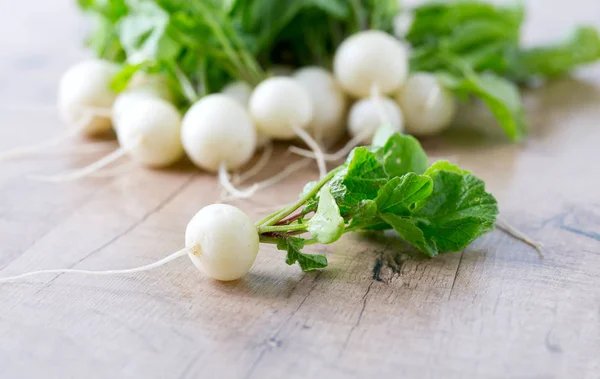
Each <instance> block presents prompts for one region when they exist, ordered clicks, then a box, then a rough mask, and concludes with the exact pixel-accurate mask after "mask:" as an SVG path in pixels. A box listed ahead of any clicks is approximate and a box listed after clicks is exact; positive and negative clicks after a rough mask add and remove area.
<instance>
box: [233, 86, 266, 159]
mask: <svg viewBox="0 0 600 379" xmlns="http://www.w3.org/2000/svg"><path fill="white" fill-rule="evenodd" d="M221 93H222V94H223V95H226V96H229V97H231V98H232V99H234V100H235V101H237V102H238V103H240V104H241V105H242V106H243V107H244V108H248V102H249V101H250V96H251V95H252V87H251V86H250V84H248V83H246V82H243V81H235V82H231V83H229V84H227V85H226V86H225V87H223V89H222V90H221ZM270 141H271V140H270V139H269V137H267V136H265V135H264V134H262V133H259V132H257V133H256V148H257V149H262V148H264V147H265V146H267V145H268V144H269V143H270Z"/></svg>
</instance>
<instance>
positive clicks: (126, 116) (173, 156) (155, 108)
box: [115, 97, 183, 167]
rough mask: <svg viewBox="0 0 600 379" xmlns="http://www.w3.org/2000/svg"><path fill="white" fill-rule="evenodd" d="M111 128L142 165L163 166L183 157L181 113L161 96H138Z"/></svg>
mask: <svg viewBox="0 0 600 379" xmlns="http://www.w3.org/2000/svg"><path fill="white" fill-rule="evenodd" d="M115 129H116V130H117V138H118V139H119V144H120V145H121V148H122V149H125V150H126V151H127V153H128V155H129V156H130V157H131V158H133V159H134V160H135V161H136V162H139V163H141V164H143V165H145V166H149V167H166V166H170V165H171V164H173V163H175V162H177V161H178V160H179V159H181V157H183V146H182V145H181V116H180V114H179V111H178V110H177V108H175V106H173V105H172V104H171V103H169V102H167V101H165V100H162V99H160V98H152V97H146V98H140V99H138V100H137V101H136V102H135V103H132V104H131V108H130V109H128V110H127V111H126V112H124V113H123V114H122V115H121V117H120V118H119V119H118V121H117V124H116V125H115Z"/></svg>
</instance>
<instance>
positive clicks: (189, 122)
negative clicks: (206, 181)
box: [181, 94, 256, 172]
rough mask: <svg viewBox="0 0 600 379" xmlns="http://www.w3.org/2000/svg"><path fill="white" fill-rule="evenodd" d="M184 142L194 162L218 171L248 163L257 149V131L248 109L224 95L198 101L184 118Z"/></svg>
mask: <svg viewBox="0 0 600 379" xmlns="http://www.w3.org/2000/svg"><path fill="white" fill-rule="evenodd" d="M181 141H182V143H183V147H184V149H185V152H186V153H187V155H188V156H189V158H190V159H191V160H192V162H193V163H194V164H195V165H197V166H198V167H200V168H203V169H205V170H207V171H211V172H216V171H218V170H219V166H220V165H221V163H224V164H225V167H226V168H227V169H229V170H234V169H237V168H239V167H241V166H242V165H244V164H246V163H247V162H248V161H249V160H250V158H252V155H253V154H254V151H255V150H256V130H255V127H254V124H253V122H252V119H251V118H250V116H249V115H248V113H247V112H246V110H245V109H244V108H243V107H242V106H241V105H240V104H239V103H238V102H236V101H235V100H233V99H231V98H230V97H228V96H225V95H222V94H213V95H208V96H205V97H203V98H202V99H200V100H199V101H198V102H196V103H195V104H194V105H192V107H191V108H190V109H189V110H188V111H187V113H186V114H185V116H184V118H183V124H182V129H181Z"/></svg>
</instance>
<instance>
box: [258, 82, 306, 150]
mask: <svg viewBox="0 0 600 379" xmlns="http://www.w3.org/2000/svg"><path fill="white" fill-rule="evenodd" d="M249 111H250V115H251V116H252V119H253V120H254V122H255V123H256V127H257V129H258V131H259V132H261V133H263V134H264V135H265V136H267V137H270V138H275V139H284V140H289V139H293V138H294V137H296V135H297V133H296V131H295V130H294V128H301V129H305V128H307V127H308V124H309V123H310V122H311V120H312V118H313V106H312V100H311V98H310V94H309V93H308V92H307V91H306V90H305V89H304V87H302V86H301V85H300V84H299V83H298V82H297V81H296V80H294V79H292V78H287V77H273V78H269V79H266V80H264V81H263V82H262V83H260V84H259V85H258V86H257V87H256V88H255V89H254V92H252V96H250V102H249Z"/></svg>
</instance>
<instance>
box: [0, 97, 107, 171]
mask: <svg viewBox="0 0 600 379" xmlns="http://www.w3.org/2000/svg"><path fill="white" fill-rule="evenodd" d="M106 112H107V110H106V109H103V108H88V109H86V111H85V112H84V114H83V116H82V118H81V119H80V120H79V121H78V122H77V123H76V124H75V125H73V127H72V128H71V129H70V130H68V131H66V132H64V133H61V134H60V135H58V136H56V137H53V138H50V139H48V140H46V141H42V142H38V143H34V144H30V145H27V146H21V147H17V148H14V149H12V150H8V151H5V152H3V153H0V162H2V161H6V160H9V159H16V158H23V157H26V156H29V155H34V154H37V153H40V152H42V151H44V150H46V149H48V148H51V147H55V146H57V145H60V144H61V143H63V142H64V141H67V140H69V139H71V138H73V137H75V136H76V135H78V134H80V133H81V132H82V131H83V130H84V129H85V127H86V126H87V124H88V123H89V122H90V121H91V120H92V119H93V118H94V117H97V116H102V117H110V109H108V116H107V115H106V114H107V113H106Z"/></svg>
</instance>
